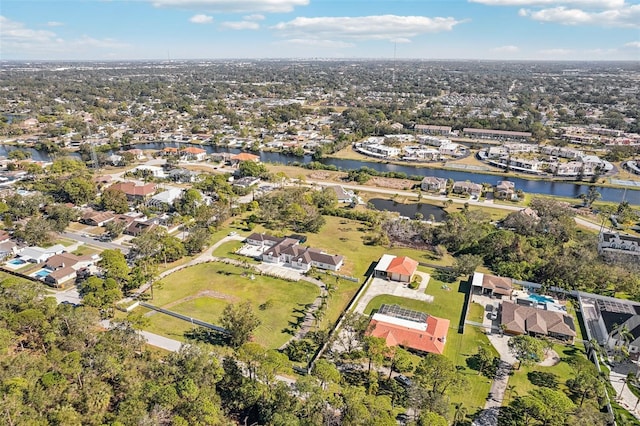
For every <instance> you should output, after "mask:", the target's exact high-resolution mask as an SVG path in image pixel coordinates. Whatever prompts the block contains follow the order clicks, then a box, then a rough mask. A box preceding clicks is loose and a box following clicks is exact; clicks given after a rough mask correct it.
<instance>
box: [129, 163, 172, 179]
mask: <svg viewBox="0 0 640 426" xmlns="http://www.w3.org/2000/svg"><path fill="white" fill-rule="evenodd" d="M132 171H133V172H136V171H142V172H143V173H144V174H145V175H147V176H153V177H154V178H160V179H164V178H166V177H167V175H166V173H165V172H164V169H163V168H162V167H158V166H147V165H142V166H138V167H136V168H135V169H133V170H132Z"/></svg>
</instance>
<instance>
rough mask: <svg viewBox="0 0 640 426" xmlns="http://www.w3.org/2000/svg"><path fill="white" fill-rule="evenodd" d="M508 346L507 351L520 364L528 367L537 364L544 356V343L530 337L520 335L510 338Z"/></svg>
mask: <svg viewBox="0 0 640 426" xmlns="http://www.w3.org/2000/svg"><path fill="white" fill-rule="evenodd" d="M508 345H509V351H510V352H511V353H512V354H513V356H515V357H516V358H517V359H518V360H519V361H520V363H521V364H525V365H528V364H532V363H535V362H538V361H540V360H541V359H542V358H543V356H544V349H545V345H544V342H542V340H540V339H537V338H535V337H532V336H527V335H521V336H515V337H512V338H511V339H510V340H509V343H508Z"/></svg>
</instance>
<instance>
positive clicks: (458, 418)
mask: <svg viewBox="0 0 640 426" xmlns="http://www.w3.org/2000/svg"><path fill="white" fill-rule="evenodd" d="M455 408H456V411H455V412H454V413H453V426H458V423H463V422H464V421H465V420H466V418H467V407H465V406H464V404H463V403H462V402H460V403H458V404H456V405H455Z"/></svg>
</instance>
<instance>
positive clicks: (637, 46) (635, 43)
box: [624, 41, 640, 49]
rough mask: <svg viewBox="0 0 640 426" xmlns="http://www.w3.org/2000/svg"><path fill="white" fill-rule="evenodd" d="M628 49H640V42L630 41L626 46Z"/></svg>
mask: <svg viewBox="0 0 640 426" xmlns="http://www.w3.org/2000/svg"><path fill="white" fill-rule="evenodd" d="M624 45H625V46H626V47H635V48H636V49H640V41H630V42H629V43H625V44H624Z"/></svg>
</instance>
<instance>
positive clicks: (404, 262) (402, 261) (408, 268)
mask: <svg viewBox="0 0 640 426" xmlns="http://www.w3.org/2000/svg"><path fill="white" fill-rule="evenodd" d="M416 269H418V262H416V261H415V260H413V259H411V258H410V257H407V256H399V257H396V258H395V259H393V260H392V261H391V263H389V267H388V268H387V272H391V273H394V274H401V275H409V276H411V275H413V274H415V272H416Z"/></svg>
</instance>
